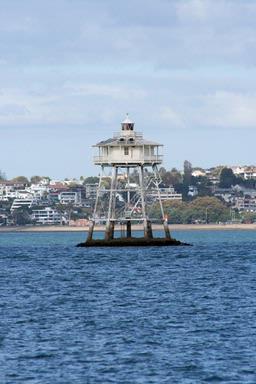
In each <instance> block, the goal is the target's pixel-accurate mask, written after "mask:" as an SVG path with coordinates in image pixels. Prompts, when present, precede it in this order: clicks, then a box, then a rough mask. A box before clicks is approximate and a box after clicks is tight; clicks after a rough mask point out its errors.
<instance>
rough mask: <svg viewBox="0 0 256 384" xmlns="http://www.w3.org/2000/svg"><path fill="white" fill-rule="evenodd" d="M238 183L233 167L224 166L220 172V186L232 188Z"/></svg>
mask: <svg viewBox="0 0 256 384" xmlns="http://www.w3.org/2000/svg"><path fill="white" fill-rule="evenodd" d="M235 184H236V176H235V175H234V173H233V171H232V169H231V168H223V169H222V170H221V173H220V182H219V187H220V188H230V187H231V186H232V185H235Z"/></svg>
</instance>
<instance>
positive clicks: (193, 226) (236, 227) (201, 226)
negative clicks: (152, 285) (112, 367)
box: [0, 223, 256, 233]
mask: <svg viewBox="0 0 256 384" xmlns="http://www.w3.org/2000/svg"><path fill="white" fill-rule="evenodd" d="M169 228H170V231H188V230H191V231H197V230H200V231H201V230H256V223H255V224H170V225H169ZM132 229H133V230H134V231H142V230H143V228H142V225H138V224H136V225H133V227H132ZM116 230H120V226H116ZM153 230H163V226H162V225H159V224H155V225H153ZM87 231H88V227H75V226H73V227H72V226H46V225H45V226H17V227H0V233H1V232H87ZM95 231H104V226H102V225H101V226H95Z"/></svg>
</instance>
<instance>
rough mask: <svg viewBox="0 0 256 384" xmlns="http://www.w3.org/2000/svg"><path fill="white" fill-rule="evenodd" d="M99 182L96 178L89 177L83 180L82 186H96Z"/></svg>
mask: <svg viewBox="0 0 256 384" xmlns="http://www.w3.org/2000/svg"><path fill="white" fill-rule="evenodd" d="M98 182H99V177H97V176H89V177H86V179H84V182H83V184H84V185H85V184H97V183H98Z"/></svg>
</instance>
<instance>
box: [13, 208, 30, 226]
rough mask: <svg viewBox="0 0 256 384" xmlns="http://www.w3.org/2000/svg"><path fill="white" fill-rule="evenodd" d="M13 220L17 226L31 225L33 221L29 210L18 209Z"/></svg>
mask: <svg viewBox="0 0 256 384" xmlns="http://www.w3.org/2000/svg"><path fill="white" fill-rule="evenodd" d="M12 218H13V219H14V223H15V224H16V225H26V224H31V223H32V220H31V217H30V214H29V210H28V208H17V209H15V210H14V212H13V213H12Z"/></svg>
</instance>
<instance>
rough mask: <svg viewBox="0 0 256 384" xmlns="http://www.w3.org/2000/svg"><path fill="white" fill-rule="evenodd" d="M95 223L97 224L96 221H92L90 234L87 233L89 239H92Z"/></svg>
mask: <svg viewBox="0 0 256 384" xmlns="http://www.w3.org/2000/svg"><path fill="white" fill-rule="evenodd" d="M94 224H95V223H94V221H90V224H89V230H88V235H87V241H90V240H92V236H93V230H94Z"/></svg>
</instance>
